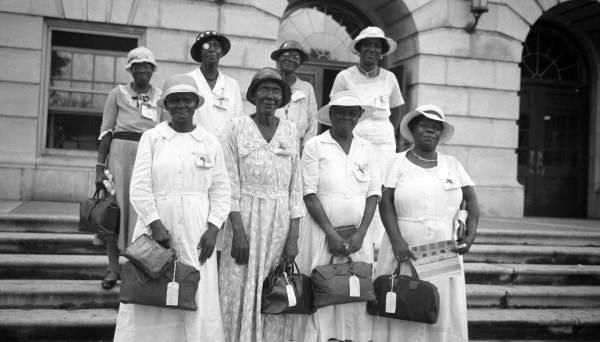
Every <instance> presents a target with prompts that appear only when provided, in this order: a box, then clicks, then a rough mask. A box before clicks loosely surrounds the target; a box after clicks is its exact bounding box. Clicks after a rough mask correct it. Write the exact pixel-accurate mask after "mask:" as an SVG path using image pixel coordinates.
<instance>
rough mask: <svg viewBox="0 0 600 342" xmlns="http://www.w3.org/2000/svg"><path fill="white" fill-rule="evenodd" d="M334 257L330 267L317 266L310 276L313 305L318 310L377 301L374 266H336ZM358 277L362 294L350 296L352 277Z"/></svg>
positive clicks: (350, 261) (349, 261)
mask: <svg viewBox="0 0 600 342" xmlns="http://www.w3.org/2000/svg"><path fill="white" fill-rule="evenodd" d="M333 258H334V257H333V256H332V257H331V260H330V261H329V264H328V265H322V266H317V267H315V269H314V270H313V271H312V273H311V275H310V280H311V281H312V289H313V304H314V305H315V307H317V308H322V307H324V306H328V305H335V304H346V303H354V302H367V301H371V300H375V293H374V292H373V282H372V280H371V279H372V275H373V265H371V264H370V263H367V262H362V261H352V259H351V258H350V257H348V261H347V262H345V263H342V264H334V263H333ZM352 276H356V277H357V278H358V281H359V284H360V294H359V295H358V296H350V277H352Z"/></svg>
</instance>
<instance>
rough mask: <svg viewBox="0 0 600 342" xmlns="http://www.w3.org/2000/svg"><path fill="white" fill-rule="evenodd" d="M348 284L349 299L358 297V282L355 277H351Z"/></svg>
mask: <svg viewBox="0 0 600 342" xmlns="http://www.w3.org/2000/svg"><path fill="white" fill-rule="evenodd" d="M348 281H349V282H350V297H360V280H358V277H357V276H356V275H354V274H353V275H352V276H351V277H350V279H349V280H348Z"/></svg>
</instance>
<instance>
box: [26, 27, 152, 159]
mask: <svg viewBox="0 0 600 342" xmlns="http://www.w3.org/2000/svg"><path fill="white" fill-rule="evenodd" d="M55 30H58V31H68V32H74V33H84V34H95V35H106V36H115V37H126V38H134V39H137V42H138V43H137V45H138V46H144V45H145V40H146V28H143V27H135V26H125V25H113V24H103V23H90V22H84V21H75V20H57V19H45V20H44V38H45V39H44V46H43V52H42V73H41V80H40V92H41V94H40V95H41V96H40V103H39V108H40V116H39V124H38V144H37V150H38V162H41V163H48V164H53V165H55V164H56V163H57V161H56V159H57V158H59V159H65V160H66V162H67V164H69V165H70V164H71V163H72V162H76V161H77V159H79V160H80V161H82V160H85V161H88V160H89V159H93V158H95V156H96V154H97V152H95V151H90V150H70V149H58V148H52V147H47V146H46V142H47V139H48V120H49V110H50V108H49V107H50V106H49V103H48V101H49V98H50V77H51V76H50V72H51V67H50V64H51V57H52V32H53V31H55ZM88 51H89V50H88ZM107 52H109V50H107ZM58 164H63V163H62V162H58ZM79 164H82V165H81V166H83V165H84V164H85V165H87V163H85V162H83V163H79Z"/></svg>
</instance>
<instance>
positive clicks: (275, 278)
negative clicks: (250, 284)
mask: <svg viewBox="0 0 600 342" xmlns="http://www.w3.org/2000/svg"><path fill="white" fill-rule="evenodd" d="M287 285H290V286H291V288H292V290H293V291H294V296H295V298H296V305H294V306H290V303H289V300H288V293H287V289H286V287H287ZM315 310H316V309H315V307H314V306H313V298H312V288H311V283H310V278H309V277H308V276H306V275H304V274H301V273H300V269H299V268H298V265H297V264H296V263H295V262H293V263H286V262H281V263H280V264H279V265H277V267H276V268H275V269H274V270H273V271H272V272H271V273H269V275H268V276H267V278H266V279H265V280H264V281H263V287H262V297H261V308H260V312H261V313H264V314H304V315H310V314H312V313H314V312H315Z"/></svg>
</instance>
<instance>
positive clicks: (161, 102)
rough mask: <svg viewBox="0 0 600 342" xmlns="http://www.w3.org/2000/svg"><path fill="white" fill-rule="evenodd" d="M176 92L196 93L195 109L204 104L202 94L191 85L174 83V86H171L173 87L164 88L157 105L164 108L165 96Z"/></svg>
mask: <svg viewBox="0 0 600 342" xmlns="http://www.w3.org/2000/svg"><path fill="white" fill-rule="evenodd" d="M176 93H192V94H194V95H196V96H197V97H198V105H197V106H196V109H198V108H200V107H202V105H203V104H204V96H202V95H200V93H198V91H196V89H194V88H193V87H191V86H188V85H185V84H180V85H176V86H173V87H171V88H169V89H167V90H165V91H164V92H163V93H162V96H161V97H160V100H158V106H159V107H160V108H162V109H165V110H166V109H167V106H165V99H166V98H167V96H169V95H171V94H176Z"/></svg>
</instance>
